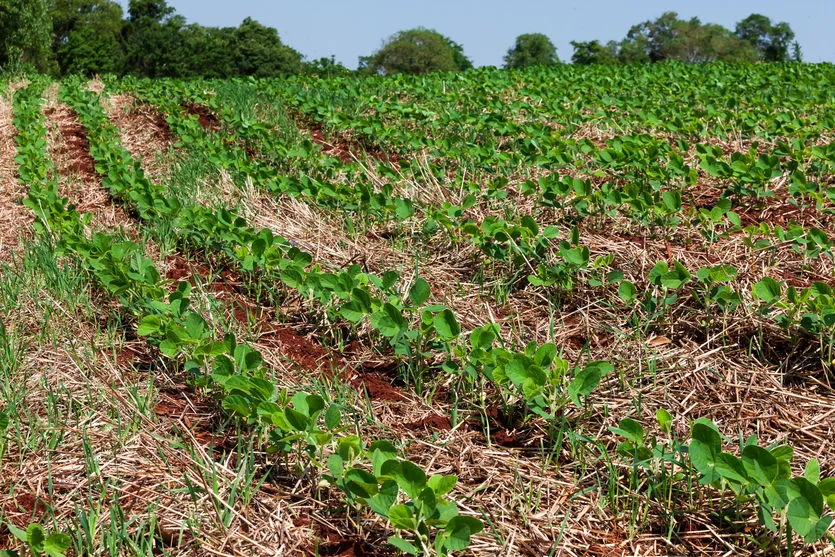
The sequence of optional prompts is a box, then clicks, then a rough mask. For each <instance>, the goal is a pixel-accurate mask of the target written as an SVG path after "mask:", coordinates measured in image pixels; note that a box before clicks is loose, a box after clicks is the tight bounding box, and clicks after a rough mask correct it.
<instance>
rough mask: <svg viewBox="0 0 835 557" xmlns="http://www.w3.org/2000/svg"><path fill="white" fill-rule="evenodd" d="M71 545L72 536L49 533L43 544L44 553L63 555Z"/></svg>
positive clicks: (50, 555)
mask: <svg viewBox="0 0 835 557" xmlns="http://www.w3.org/2000/svg"><path fill="white" fill-rule="evenodd" d="M70 545H72V538H70V537H69V536H68V535H66V534H50V535H49V536H48V537H47V538H46V540H45V541H44V544H43V550H44V553H46V554H47V555H49V557H65V556H64V552H65V551H66V550H67V549H69V548H70Z"/></svg>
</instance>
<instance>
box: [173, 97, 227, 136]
mask: <svg viewBox="0 0 835 557" xmlns="http://www.w3.org/2000/svg"><path fill="white" fill-rule="evenodd" d="M182 106H183V108H184V109H185V111H186V114H192V115H195V116H197V121H198V122H200V125H201V126H203V129H204V130H206V131H208V132H218V131H220V130H221V127H222V126H221V124H220V120H218V118H217V116H215V115H214V113H212V111H211V110H209V109H208V108H207V107H205V106H203V105H202V104H197V103H185V104H183V105H182Z"/></svg>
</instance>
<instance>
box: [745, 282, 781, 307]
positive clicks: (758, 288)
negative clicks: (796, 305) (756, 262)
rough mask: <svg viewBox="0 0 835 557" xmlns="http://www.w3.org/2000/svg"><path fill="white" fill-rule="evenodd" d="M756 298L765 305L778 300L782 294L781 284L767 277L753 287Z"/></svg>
mask: <svg viewBox="0 0 835 557" xmlns="http://www.w3.org/2000/svg"><path fill="white" fill-rule="evenodd" d="M752 292H753V294H754V298H756V299H758V300H762V301H763V302H765V303H771V302H774V301H775V300H777V299H778V298H779V297H780V294H781V293H782V288H781V286H780V283H779V282H777V281H776V280H774V279H773V278H770V277H765V278H764V279H762V280H761V281H760V282H758V283H756V284H754V286H753V287H752Z"/></svg>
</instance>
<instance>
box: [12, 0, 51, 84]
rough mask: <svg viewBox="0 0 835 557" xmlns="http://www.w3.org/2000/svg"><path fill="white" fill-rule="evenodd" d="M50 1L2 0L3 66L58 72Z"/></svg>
mask: <svg viewBox="0 0 835 557" xmlns="http://www.w3.org/2000/svg"><path fill="white" fill-rule="evenodd" d="M51 32H52V20H51V18H50V15H49V4H48V0H23V1H21V0H0V66H2V67H14V68H15V69H22V68H23V67H26V66H28V67H30V68H33V69H35V70H37V71H40V72H45V73H46V72H52V71H54V70H55V62H54V60H53V57H52V49H51V48H50V46H51Z"/></svg>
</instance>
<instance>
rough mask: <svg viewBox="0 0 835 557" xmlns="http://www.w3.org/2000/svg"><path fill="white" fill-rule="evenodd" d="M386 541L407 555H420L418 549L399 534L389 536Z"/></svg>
mask: <svg viewBox="0 0 835 557" xmlns="http://www.w3.org/2000/svg"><path fill="white" fill-rule="evenodd" d="M388 542H389V543H390V544H391V545H393V546H394V547H396V548H397V549H399V550H400V551H402V552H403V553H406V554H407V555H420V549H418V548H417V547H416V546H414V545H413V544H412V543H411V542H408V541H406V540H404V539H403V538H401V537H399V536H392V537H390V538H389V539H388Z"/></svg>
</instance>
